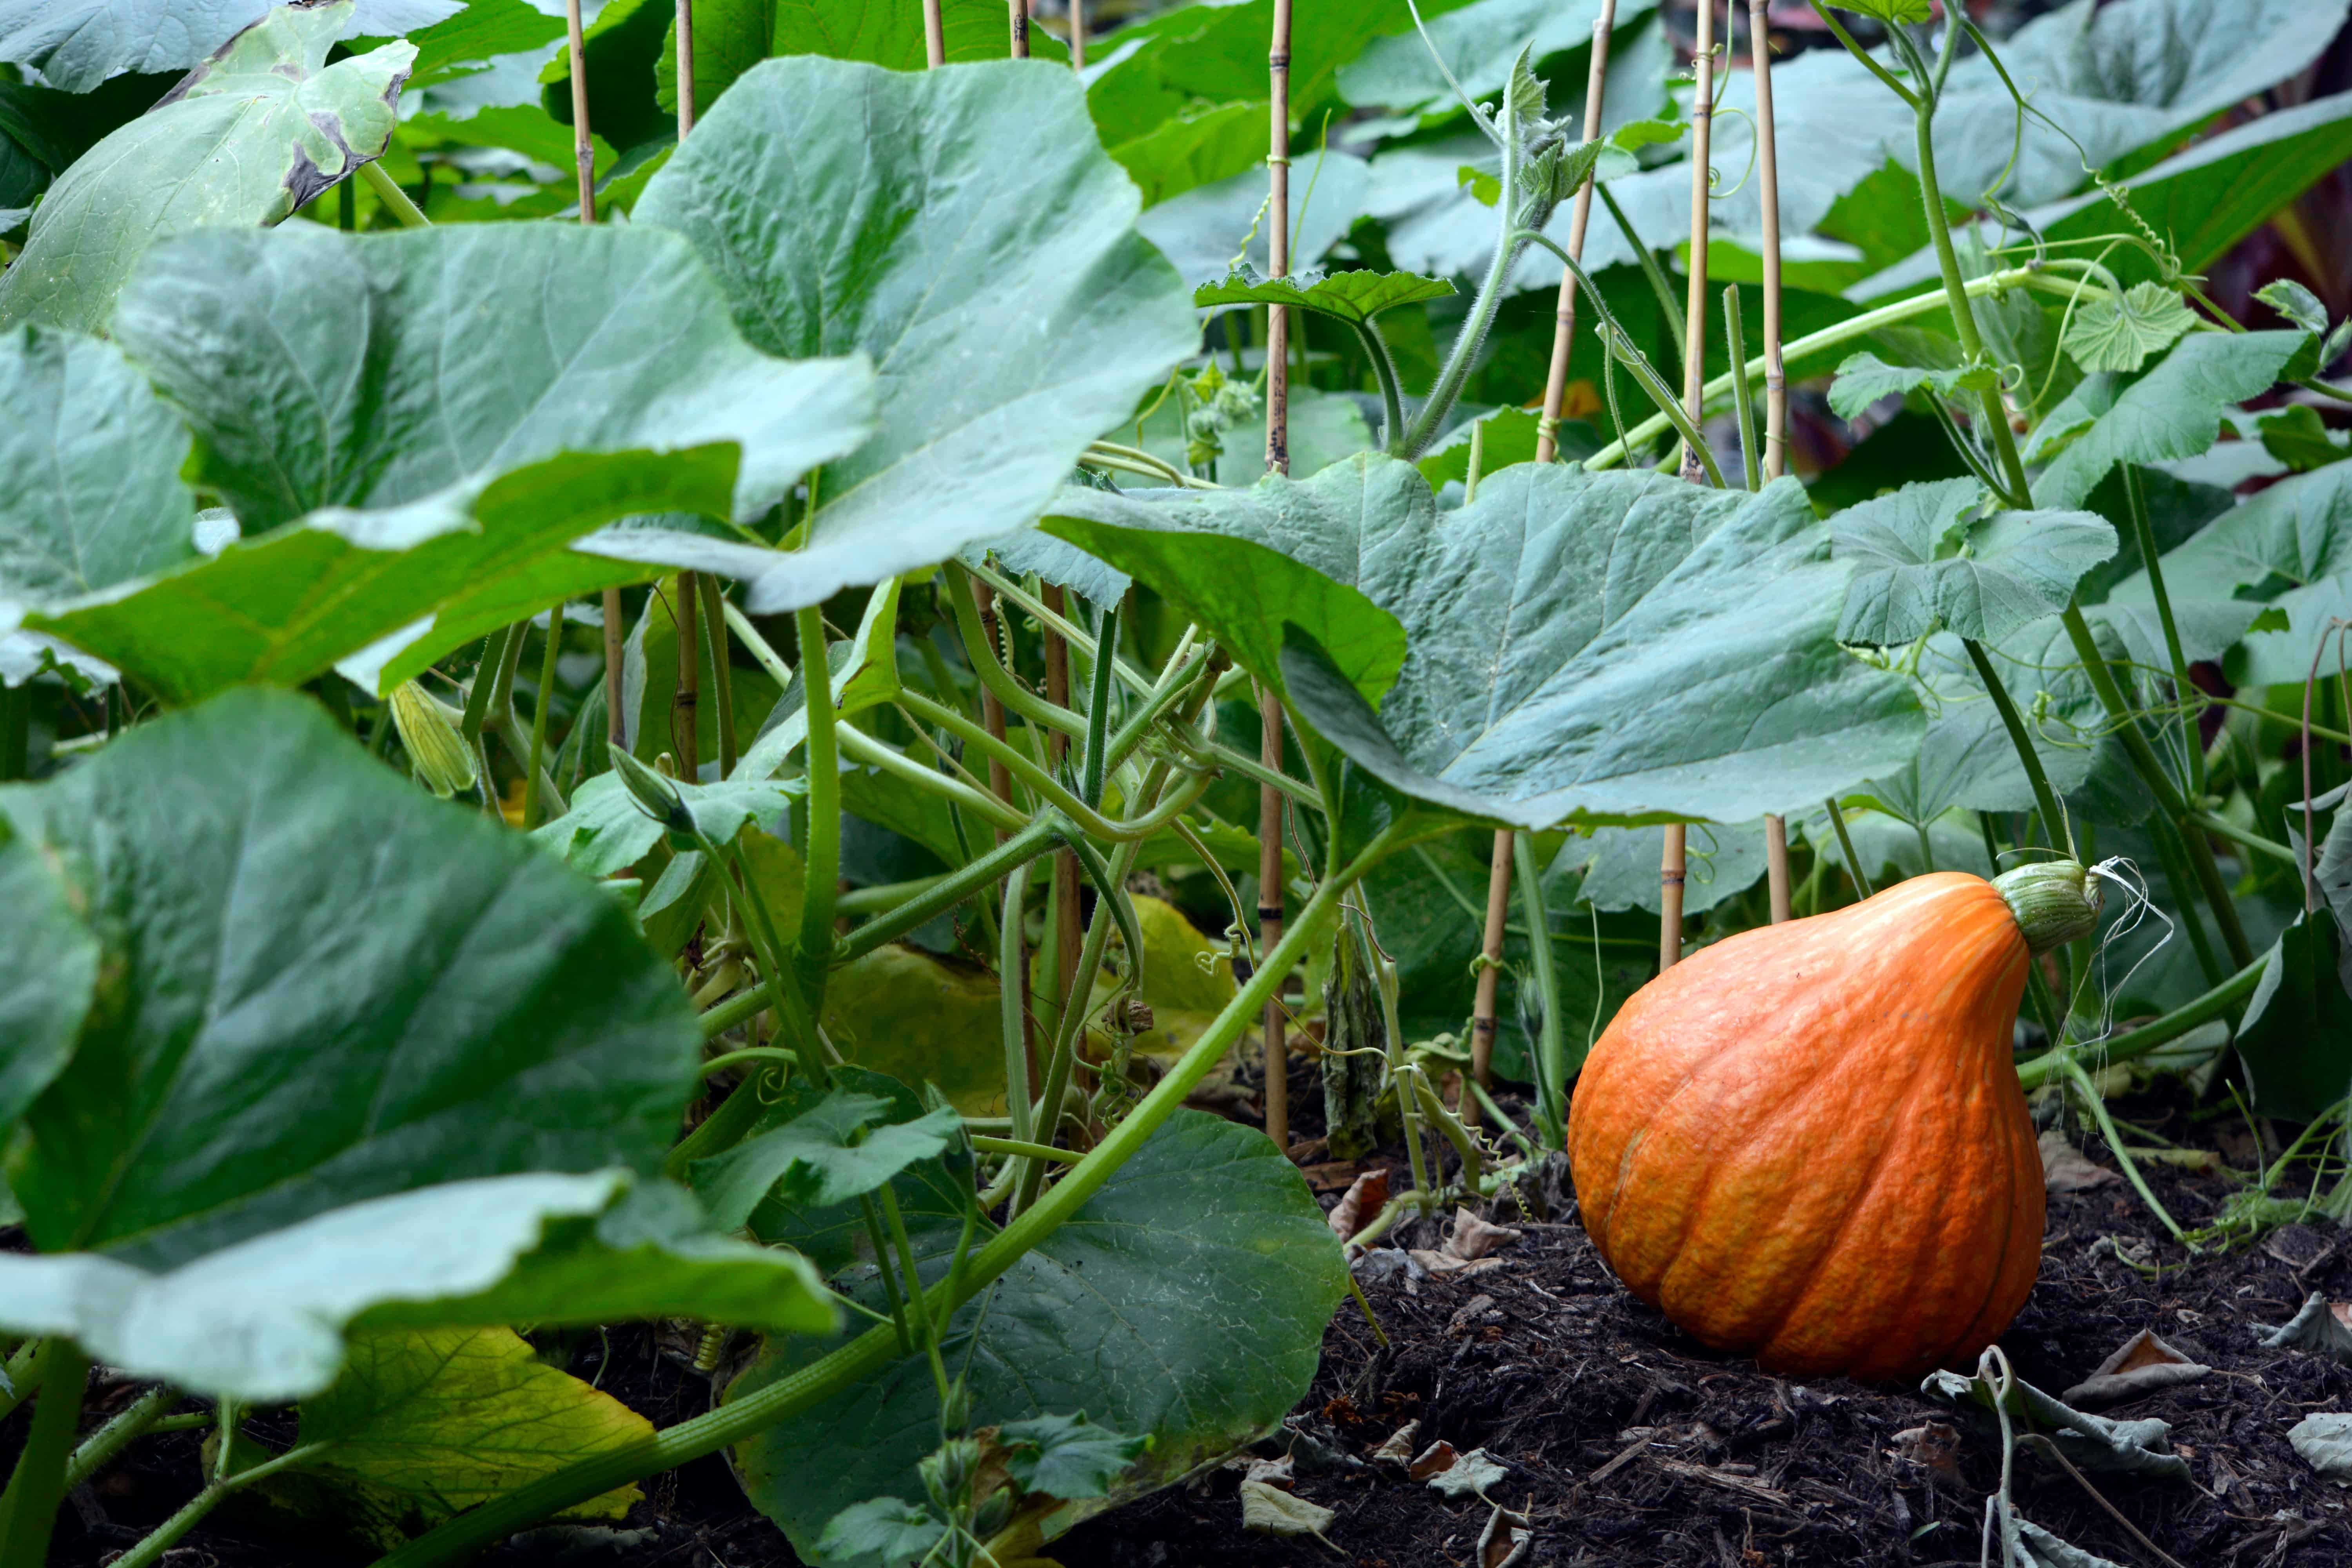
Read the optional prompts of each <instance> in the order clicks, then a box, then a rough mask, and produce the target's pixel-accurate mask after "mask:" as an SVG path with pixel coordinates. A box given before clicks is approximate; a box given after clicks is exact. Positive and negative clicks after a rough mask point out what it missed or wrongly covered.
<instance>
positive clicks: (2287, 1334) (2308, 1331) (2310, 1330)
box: [2254, 1290, 2352, 1365]
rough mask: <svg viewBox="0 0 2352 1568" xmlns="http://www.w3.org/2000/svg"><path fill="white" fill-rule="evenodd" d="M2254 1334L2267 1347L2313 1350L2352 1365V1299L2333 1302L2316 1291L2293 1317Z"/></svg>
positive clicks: (2273, 1348)
mask: <svg viewBox="0 0 2352 1568" xmlns="http://www.w3.org/2000/svg"><path fill="white" fill-rule="evenodd" d="M2254 1335H2255V1338H2256V1339H2258V1340H2259V1341H2260V1342H2262V1344H2263V1348H2264V1349H2266V1350H2297V1351H2314V1352H2317V1353H2318V1354H2321V1355H2324V1356H2332V1357H2334V1358H2335V1359H2336V1360H2337V1361H2340V1362H2343V1363H2347V1365H2352V1301H2331V1300H2328V1299H2327V1298H2326V1296H2324V1295H2321V1294H2320V1293H2319V1292H2318V1291H2316V1290H2315V1291H2313V1292H2312V1293H2311V1296H2310V1298H2309V1299H2308V1300H2305V1302H2304V1304H2303V1308H2302V1310H2300V1311H2298V1312H2296V1313H2295V1315H2294V1317H2292V1318H2290V1319H2288V1320H2287V1321H2285V1322H2284V1323H2282V1324H2281V1325H2279V1326H2278V1327H2277V1328H2275V1329H2268V1330H2264V1329H2256V1330H2255V1331H2254Z"/></svg>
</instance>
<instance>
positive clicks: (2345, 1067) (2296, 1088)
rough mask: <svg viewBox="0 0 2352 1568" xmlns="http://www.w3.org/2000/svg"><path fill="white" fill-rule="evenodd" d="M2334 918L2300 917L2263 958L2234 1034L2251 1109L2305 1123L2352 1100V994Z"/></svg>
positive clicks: (2321, 913) (2321, 915)
mask: <svg viewBox="0 0 2352 1568" xmlns="http://www.w3.org/2000/svg"><path fill="white" fill-rule="evenodd" d="M2346 945H2347V944H2346V942H2345V938H2344V932H2343V931H2342V929H2341V928H2340V927H2339V926H2338V925H2337V923H2336V917H2335V915H2334V914H2333V913H2332V912H2331V911H2329V910H2326V909H2322V910H2317V911H2315V912H2314V913H2309V914H2303V915H2298V916H2296V917H2295V920H2294V924H2292V925H2290V926H2288V927H2287V928H2286V930H2285V931H2283V932H2281V933H2280V936H2279V939H2278V941H2277V942H2276V943H2274V944H2273V946H2272V948H2271V950H2270V952H2269V953H2268V954H2267V955H2266V959H2265V963H2264V965H2263V977H2262V980H2261V982H2260V983H2259V984H2256V985H2255V987H2254V994H2253V995H2252V996H2251V997H2249V998H2248V999H2247V1001H2246V1016H2245V1018H2244V1020H2243V1021H2242V1022H2241V1023H2240V1025H2239V1026H2238V1056H2239V1058H2240V1059H2241V1060H2242V1061H2243V1062H2244V1063H2245V1066H2246V1077H2247V1078H2248V1079H2250V1080H2251V1083H2252V1089H2253V1098H2254V1107H2255V1109H2256V1110H2260V1111H2261V1112H2262V1113H2263V1115H2265V1116H2284V1117H2291V1118H2293V1119H2294V1120H2295V1121H2309V1120H2311V1119H2312V1118H2313V1117H2315V1116H2317V1115H2318V1114H2319V1113H2320V1112H2321V1111H2323V1110H2326V1109H2327V1108H2328V1107H2329V1106H2331V1105H2333V1104H2335V1103H2336V1101H2337V1100H2342V1099H2343V1098H2344V1097H2345V1096H2346V1095H2347V1094H2352V993H2347V990H2346V984H2345V980H2344V976H2343V974H2342V973H2341V972H2340V971H2341V969H2342V967H2343V965H2344V961H2345V948H2346Z"/></svg>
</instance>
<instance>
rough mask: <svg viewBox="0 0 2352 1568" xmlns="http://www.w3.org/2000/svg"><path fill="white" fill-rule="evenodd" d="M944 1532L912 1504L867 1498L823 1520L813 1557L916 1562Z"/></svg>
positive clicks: (890, 1564) (892, 1564)
mask: <svg viewBox="0 0 2352 1568" xmlns="http://www.w3.org/2000/svg"><path fill="white" fill-rule="evenodd" d="M947 1532H948V1527H947V1526H946V1525H944V1524H941V1523H940V1521H938V1520H936V1519H933V1518H932V1517H931V1516H930V1514H929V1513H928V1512H927V1511H925V1510H922V1509H920V1508H918V1507H916V1506H915V1505H914V1504H913V1503H910V1502H906V1501H903V1500H900V1499H898V1498H894V1497H883V1498H868V1499H867V1500H866V1501H864V1502H856V1503H852V1504H850V1505H849V1506H848V1507H847V1508H845V1509H843V1510H841V1511H840V1512H839V1513H837V1514H835V1515H834V1516H833V1518H832V1519H831V1520H829V1521H827V1522H826V1524H825V1527H824V1534H823V1535H821V1536H819V1537H818V1538H817V1543H816V1552H817V1557H818V1559H819V1560H820V1561H822V1562H826V1563H883V1564H885V1565H886V1568H898V1564H899V1563H918V1562H920V1561H921V1560H922V1559H923V1557H924V1556H925V1555H926V1554H927V1553H929V1551H930V1550H931V1548H932V1547H934V1546H936V1545H938V1544H939V1543H940V1538H941V1537H942V1536H944V1535H946V1534H947Z"/></svg>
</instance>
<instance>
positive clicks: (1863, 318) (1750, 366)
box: [1584, 267, 2071, 468]
mask: <svg viewBox="0 0 2352 1568" xmlns="http://www.w3.org/2000/svg"><path fill="white" fill-rule="evenodd" d="M2033 287H2054V288H2056V289H2059V290H2061V291H2066V292H2071V290H2069V289H2067V286H2066V285H2065V284H2064V283H2063V281H2062V280H2061V279H2055V278H2052V277H2049V276H2047V275H2046V274H2045V273H2044V272H2043V271H2042V269H2040V268H2033V267H2017V268H2008V269H2006V270H2003V271H2000V272H1989V273H1987V274H1985V276H1983V277H1982V278H1974V279H1969V281H1968V283H1967V285H1966V288H1965V289H1964V292H1965V293H1966V294H1967V295H1968V297H1969V298H1970V299H1972V300H1974V299H1982V298H1984V297H1985V296H1986V295H1989V294H2000V293H2006V292H2007V291H2008V290H2010V289H2021V288H2033ZM1950 308H1951V307H1950V304H1949V302H1948V300H1947V299H1946V298H1945V297H1944V296H1943V295H1941V294H1932V293H1931V294H1915V295H1913V296H1912V297H1911V298H1910V299H1907V300H1895V302H1894V303H1893V304H1891V305H1881V306H1880V307H1879V308H1878V309H1876V310H1865V311H1864V312H1863V313H1862V314H1861V315H1858V316H1854V317H1852V318H1850V319H1848V320H1846V321H1840V322H1839V323H1837V324H1836V325H1835V326H1832V327H1823V328H1822V330H1821V331H1818V332H1811V333H1808V334H1807V335H1806V336H1804V337H1801V338H1799V339H1797V340H1795V341H1794V342H1790V343H1789V344H1788V345H1787V346H1786V347H1785V348H1784V349H1783V350H1782V357H1783V359H1784V361H1801V360H1803V359H1806V358H1808V357H1810V356H1811V355H1814V354H1819V353H1827V352H1828V351H1829V350H1831V349H1833V348H1836V347H1838V346H1840V345H1841V344H1843V343H1850V342H1859V341H1860V340H1862V339H1864V338H1867V337H1869V336H1870V335H1871V334H1872V333H1873V332H1875V331H1878V330H1879V329H1880V328H1882V327H1891V326H1895V325H1897V324H1899V323H1901V322H1904V321H1910V320H1912V319H1913V318H1915V317H1918V316H1927V315H1933V314H1935V313H1936V312H1937V311H1938V310H1949V309H1950ZM1768 370H1769V365H1768V363H1767V362H1766V361H1765V359H1764V357H1763V356H1762V355H1759V356H1758V357H1756V358H1755V359H1752V360H1749V361H1748V362H1747V363H1745V364H1743V365H1741V366H1740V367H1739V369H1738V371H1736V372H1734V371H1726V372H1724V373H1723V374H1721V375H1718V376H1717V377H1716V378H1715V379H1714V380H1712V381H1710V382H1708V383H1707V384H1706V397H1707V400H1708V401H1709V402H1713V401H1715V400H1716V399H1717V398H1719V397H1725V396H1727V395H1730V392H1731V384H1732V383H1733V382H1734V381H1736V380H1738V379H1739V378H1740V377H1742V376H1744V377H1746V378H1747V380H1748V383H1749V384H1751V385H1752V384H1755V383H1757V382H1759V381H1762V380H1763V379H1764V378H1765V375H1766V374H1767V372H1768ZM1673 428H1674V422H1673V421H1672V420H1671V419H1669V418H1668V417H1667V416H1665V415H1664V414H1660V415H1658V416H1655V417H1654V418H1650V419H1645V420H1643V422H1642V423H1641V424H1639V425H1636V426H1633V428H1632V429H1631V430H1628V431H1626V432H1625V435H1624V437H1623V439H1622V440H1618V441H1612V442H1611V443H1610V444H1609V445H1608V446H1606V447H1601V450H1599V451H1598V452H1595V453H1594V454H1593V455H1592V456H1591V457H1590V458H1585V459H1584V466H1585V467H1586V468H1614V467H1616V466H1617V465H1618V464H1620V463H1622V462H1623V461H1624V460H1625V455H1626V452H1627V451H1628V449H1629V448H1630V447H1643V446H1647V445H1648V444H1649V443H1650V442H1652V441H1654V440H1656V439H1657V438H1658V437H1661V436H1663V435H1664V434H1665V433H1666V432H1667V431H1668V430H1671V429H1673Z"/></svg>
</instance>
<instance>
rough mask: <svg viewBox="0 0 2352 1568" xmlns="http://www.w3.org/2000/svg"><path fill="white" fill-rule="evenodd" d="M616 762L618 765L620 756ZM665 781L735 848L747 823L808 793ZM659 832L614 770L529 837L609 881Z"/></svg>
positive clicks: (793, 784)
mask: <svg viewBox="0 0 2352 1568" xmlns="http://www.w3.org/2000/svg"><path fill="white" fill-rule="evenodd" d="M619 760H620V758H619V754H617V753H616V754H615V756H614V762H615V763H618V762H619ZM631 761H632V762H633V763H634V762H635V759H634V758H632V759H631ZM637 765H640V766H642V765H643V764H637ZM668 782H669V784H670V787H671V788H673V789H675V790H677V793H678V795H679V796H680V797H681V800H682V803H683V805H684V806H685V808H686V811H687V813H688V816H689V817H690V818H691V820H692V821H693V823H694V825H695V826H697V827H698V828H699V829H700V830H701V832H702V834H703V836H704V837H707V838H709V840H710V841H711V842H712V843H713V844H721V845H724V844H731V843H733V842H734V840H735V836H736V835H737V834H739V833H740V832H742V831H743V827H744V825H745V824H746V823H749V822H752V821H755V820H757V819H759V818H761V817H772V816H776V815H777V814H778V813H780V812H782V810H783V809H784V808H785V807H786V806H788V805H791V804H792V803H793V801H795V800H798V799H799V798H800V797H801V796H803V795H806V794H807V793H808V784H807V781H805V780H803V779H770V780H763V781H760V782H756V783H738V782H731V781H730V782H725V783H719V784H686V783H684V782H682V781H679V780H676V779H672V780H670V781H668ZM662 831H663V824H662V823H661V822H659V821H657V820H656V818H655V817H654V816H652V815H651V814H650V813H649V812H647V811H646V810H645V809H643V808H642V807H641V806H639V805H638V804H637V802H636V799H635V796H634V795H632V794H631V793H630V791H629V790H628V788H627V786H626V783H625V780H624V779H623V778H622V777H621V776H620V774H619V773H618V771H617V769H616V771H614V772H613V773H598V774H597V775H596V776H595V777H594V778H593V779H590V780H589V781H588V782H587V783H586V784H582V785H581V786H580V789H579V791H578V793H576V794H574V795H572V809H571V810H570V811H569V812H567V813H565V814H564V815H563V816H560V817H558V818H556V819H555V820H554V821H553V822H551V823H549V824H547V825H546V826H544V827H541V828H540V829H539V830H538V831H537V832H535V833H533V834H532V835H531V837H532V838H533V839H534V840H536V841H537V842H539V843H541V844H543V845H545V846H546V847H548V848H550V849H552V850H553V851H555V853H556V855H557V856H558V857H559V858H562V859H565V860H569V861H570V862H571V863H572V868H573V869H574V870H576V871H579V872H581V873H582V874H583V875H585V876H590V877H609V876H611V875H612V874H613V873H614V872H615V871H617V870H619V869H621V868H623V867H625V866H634V865H635V864H636V863H637V861H638V860H639V859H641V858H644V856H645V853H646V850H648V849H651V848H652V847H654V841H655V840H656V839H657V838H659V837H661V836H662Z"/></svg>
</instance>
